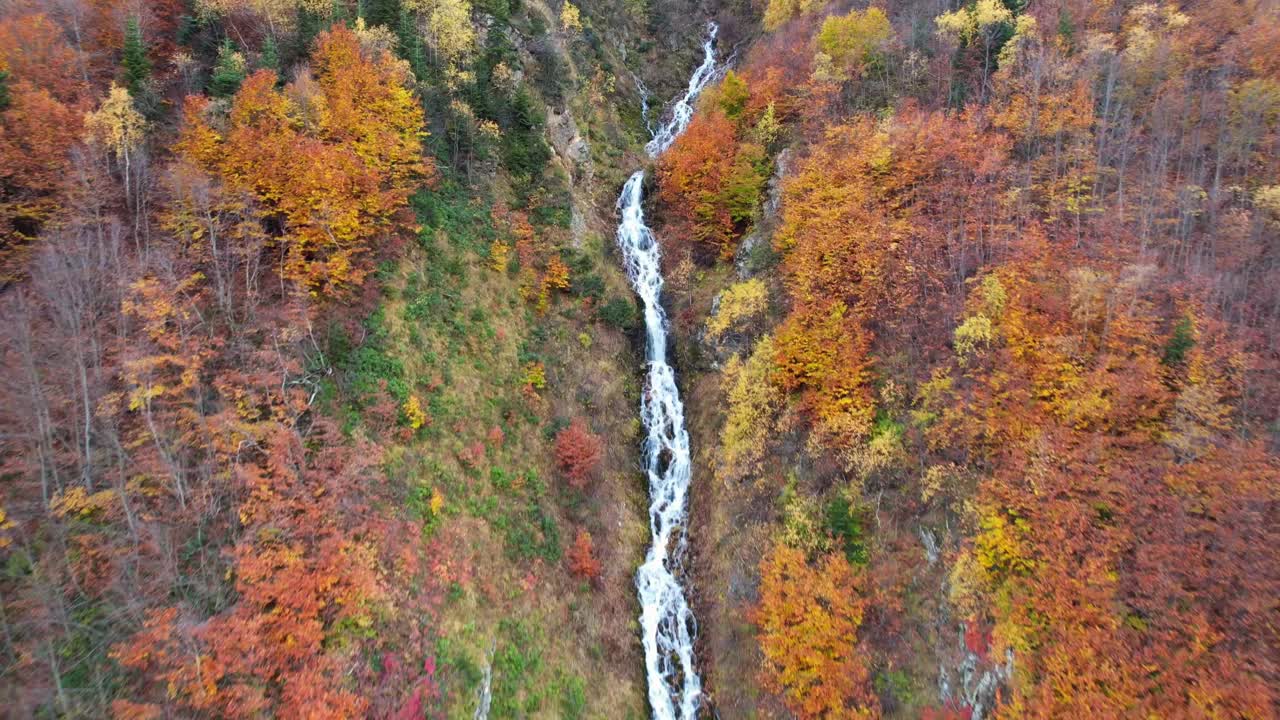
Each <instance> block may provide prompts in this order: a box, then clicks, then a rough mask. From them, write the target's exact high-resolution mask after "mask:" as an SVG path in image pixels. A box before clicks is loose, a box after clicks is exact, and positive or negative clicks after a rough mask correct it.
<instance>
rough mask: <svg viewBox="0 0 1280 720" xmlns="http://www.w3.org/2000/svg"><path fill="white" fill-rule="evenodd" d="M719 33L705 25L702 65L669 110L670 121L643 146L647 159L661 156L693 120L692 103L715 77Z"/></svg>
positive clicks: (717, 27) (717, 29)
mask: <svg viewBox="0 0 1280 720" xmlns="http://www.w3.org/2000/svg"><path fill="white" fill-rule="evenodd" d="M719 31H720V27H719V26H718V25H716V24H715V23H707V39H706V40H705V41H704V42H703V43H702V64H701V65H699V66H698V69H697V70H694V71H693V75H690V76H689V87H688V88H686V89H685V92H684V96H683V97H681V98H680V99H679V100H677V101H676V104H675V106H674V107H672V108H671V119H670V120H668V121H666V122H665V123H663V124H662V125H661V126H660V127H659V128H658V131H657V132H655V133H654V134H653V139H652V140H650V141H649V142H648V144H646V145H645V146H644V150H645V152H647V153H649V157H657V156H659V155H661V154H662V153H663V151H665V150H666V149H667V148H669V147H671V143H673V142H675V141H676V137H677V136H679V135H680V133H682V132H684V129H685V128H687V127H689V121H690V120H692V119H693V101H694V100H696V99H697V98H698V93H701V92H702V88H704V87H706V86H707V83H709V82H711V79H712V78H713V77H715V75H716V33H718V32H719Z"/></svg>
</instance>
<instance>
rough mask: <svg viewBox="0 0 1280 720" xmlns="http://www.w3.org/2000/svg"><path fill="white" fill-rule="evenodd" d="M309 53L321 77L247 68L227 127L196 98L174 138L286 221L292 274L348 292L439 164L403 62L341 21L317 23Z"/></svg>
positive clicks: (284, 245) (286, 255)
mask: <svg viewBox="0 0 1280 720" xmlns="http://www.w3.org/2000/svg"><path fill="white" fill-rule="evenodd" d="M312 57H313V62H314V68H315V72H316V77H315V78H314V80H312V79H311V78H310V77H304V78H301V79H299V80H297V81H295V82H294V83H293V84H291V85H290V86H289V87H288V88H286V89H285V90H284V91H283V92H281V91H279V90H277V89H276V82H277V78H276V76H275V74H274V73H272V72H270V71H267V70H261V71H258V72H256V73H254V74H253V75H251V76H250V77H248V78H247V79H246V80H245V81H244V84H243V85H242V86H241V88H240V90H239V91H238V92H237V93H236V95H235V98H234V99H233V101H232V105H231V112H230V115H229V116H228V118H227V119H226V123H225V129H220V128H215V125H214V123H213V122H211V118H209V117H208V115H209V113H210V111H211V105H210V102H209V100H208V99H207V98H203V97H193V98H188V100H187V106H186V108H185V110H184V115H185V118H186V123H185V127H184V128H183V133H182V138H181V140H180V141H179V143H178V145H177V149H178V152H179V153H180V154H181V155H183V156H184V157H188V158H191V159H192V160H193V161H194V162H196V163H197V164H199V165H200V166H201V167H203V168H204V169H205V170H207V171H209V172H211V173H214V174H215V175H216V176H218V177H219V178H220V179H221V180H222V182H224V183H225V184H227V185H228V186H229V187H230V188H232V189H233V190H236V191H244V192H248V193H251V194H252V195H253V197H254V198H255V199H256V200H257V201H258V202H259V203H260V204H261V205H262V207H263V213H264V214H265V215H266V216H267V218H268V219H271V220H274V221H276V222H277V223H278V224H279V227H280V238H279V242H280V246H281V248H280V249H281V252H282V255H283V257H282V261H281V271H282V273H283V275H284V277H285V278H287V279H289V280H293V281H295V282H297V283H299V284H300V285H302V286H303V287H305V288H307V289H309V290H311V291H312V292H316V293H322V294H326V295H331V296H339V297H340V296H343V295H345V294H346V293H347V292H348V291H349V290H350V289H351V288H352V287H354V286H357V285H359V284H360V283H361V282H362V281H363V279H364V277H365V276H366V275H367V274H368V272H369V266H370V263H369V258H368V255H369V253H370V251H371V249H372V247H373V246H372V242H373V240H374V239H375V238H376V237H378V236H379V235H380V234H382V233H387V232H391V231H394V230H397V229H401V228H404V227H406V225H405V222H404V220H403V219H402V218H401V216H400V213H399V211H400V210H401V209H402V208H403V207H404V206H405V205H406V204H407V201H408V197H409V194H410V192H411V191H412V189H413V187H414V183H413V181H414V180H415V179H417V178H421V177H424V176H429V175H430V172H431V169H430V166H429V165H428V164H427V163H425V162H424V161H423V159H422V157H421V148H420V142H421V138H422V137H423V136H424V135H425V130H424V129H423V115H422V110H421V107H420V106H419V105H418V103H417V101H416V100H415V99H414V96H413V93H412V92H411V91H410V90H408V89H407V86H408V82H409V78H408V75H407V73H408V70H407V68H406V67H405V66H404V65H403V64H402V63H401V62H399V61H397V60H396V59H395V58H393V57H392V56H391V55H390V54H388V53H386V52H385V51H378V52H371V51H368V50H365V49H362V48H361V46H360V43H359V40H358V39H357V38H356V36H355V35H354V34H353V33H352V32H351V31H350V30H347V29H346V28H344V27H342V26H335V27H334V28H333V29H331V30H329V31H327V32H325V33H322V34H321V35H320V37H319V39H318V40H317V41H316V47H315V52H314V53H313V56H312Z"/></svg>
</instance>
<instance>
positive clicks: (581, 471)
mask: <svg viewBox="0 0 1280 720" xmlns="http://www.w3.org/2000/svg"><path fill="white" fill-rule="evenodd" d="M603 453H604V444H603V443H602V442H601V440H600V436H599V435H596V434H595V433H593V432H591V430H590V429H588V428H587V423H586V421H584V420H583V419H582V418H574V419H573V422H571V423H569V427H566V428H565V429H563V430H561V431H560V432H559V433H557V434H556V447H555V455H556V465H557V466H558V467H559V468H560V471H561V472H562V473H564V477H565V480H567V481H568V482H569V485H570V486H572V487H573V488H575V489H577V490H582V489H584V488H586V487H587V484H588V483H590V481H591V480H592V479H593V478H594V477H595V474H596V471H597V470H598V469H599V468H600V460H601V458H602V457H603Z"/></svg>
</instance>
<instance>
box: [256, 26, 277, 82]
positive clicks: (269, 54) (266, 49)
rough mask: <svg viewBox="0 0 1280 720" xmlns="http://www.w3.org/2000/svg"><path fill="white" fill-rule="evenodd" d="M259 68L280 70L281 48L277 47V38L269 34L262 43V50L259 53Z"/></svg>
mask: <svg viewBox="0 0 1280 720" xmlns="http://www.w3.org/2000/svg"><path fill="white" fill-rule="evenodd" d="M258 69H259V70H274V71H276V72H277V73H279V72H280V49H279V48H277V47H276V39H275V38H273V37H271V36H270V35H268V36H267V39H266V40H264V41H263V43H262V51H261V52H260V53H258Z"/></svg>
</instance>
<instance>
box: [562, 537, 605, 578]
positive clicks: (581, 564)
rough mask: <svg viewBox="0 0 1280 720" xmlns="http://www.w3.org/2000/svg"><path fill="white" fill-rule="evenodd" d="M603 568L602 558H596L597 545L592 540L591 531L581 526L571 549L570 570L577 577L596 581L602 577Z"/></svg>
mask: <svg viewBox="0 0 1280 720" xmlns="http://www.w3.org/2000/svg"><path fill="white" fill-rule="evenodd" d="M602 569H603V568H602V567H601V565H600V560H598V559H597V558H596V554H595V546H594V544H593V543H592V542H591V533H589V532H587V531H586V530H585V529H583V528H579V529H578V536H577V537H576V538H574V540H573V547H572V548H570V549H569V572H571V573H573V576H574V577H576V578H581V579H583V580H590V581H591V582H593V583H594V582H596V581H597V580H599V579H600V571H601V570H602Z"/></svg>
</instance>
